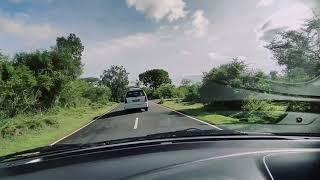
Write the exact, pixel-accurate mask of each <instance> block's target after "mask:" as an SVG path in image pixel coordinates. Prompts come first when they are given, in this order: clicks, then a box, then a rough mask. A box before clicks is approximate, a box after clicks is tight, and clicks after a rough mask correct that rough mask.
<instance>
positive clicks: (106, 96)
mask: <svg viewBox="0 0 320 180" xmlns="http://www.w3.org/2000/svg"><path fill="white" fill-rule="evenodd" d="M83 97H85V98H87V99H89V100H90V101H91V102H96V103H101V104H106V103H108V102H109V101H110V100H111V90H110V89H109V88H108V87H104V86H94V85H91V84H90V85H88V87H87V89H86V90H85V92H84V94H83Z"/></svg>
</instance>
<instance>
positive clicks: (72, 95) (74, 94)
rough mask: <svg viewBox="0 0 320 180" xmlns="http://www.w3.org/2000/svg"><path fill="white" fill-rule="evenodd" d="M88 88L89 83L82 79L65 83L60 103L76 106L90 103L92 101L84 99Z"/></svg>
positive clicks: (63, 105)
mask: <svg viewBox="0 0 320 180" xmlns="http://www.w3.org/2000/svg"><path fill="white" fill-rule="evenodd" d="M87 89H88V83H86V82H85V81H82V80H76V81H71V82H69V83H68V84H66V85H65V87H64V88H63V89H62V92H61V94H60V97H59V105H60V106H62V107H76V106H78V105H84V103H85V104H88V103H89V102H90V101H88V100H85V99H84V97H83V96H84V94H85V92H86V90H87Z"/></svg>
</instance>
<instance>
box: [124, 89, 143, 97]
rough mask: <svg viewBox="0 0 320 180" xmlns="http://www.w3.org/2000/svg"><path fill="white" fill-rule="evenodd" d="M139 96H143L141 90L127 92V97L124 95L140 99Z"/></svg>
mask: <svg viewBox="0 0 320 180" xmlns="http://www.w3.org/2000/svg"><path fill="white" fill-rule="evenodd" d="M140 96H144V93H143V91H141V90H138V91H129V92H127V95H126V97H140Z"/></svg>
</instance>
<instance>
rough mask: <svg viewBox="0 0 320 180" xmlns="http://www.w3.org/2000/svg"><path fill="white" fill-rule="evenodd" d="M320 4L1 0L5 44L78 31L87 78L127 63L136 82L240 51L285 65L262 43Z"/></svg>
mask: <svg viewBox="0 0 320 180" xmlns="http://www.w3.org/2000/svg"><path fill="white" fill-rule="evenodd" d="M319 9H320V1H318V0H107V1H106V0H68V1H66V0H1V1H0V49H1V52H2V53H5V54H8V55H10V56H13V55H14V54H15V53H16V52H20V51H33V50H35V49H48V48H50V46H53V45H54V44H55V39H56V37H58V36H67V35H68V34H69V33H75V34H76V35H77V36H79V37H80V38H81V40H82V43H83V44H84V47H85V50H84V52H83V58H82V63H83V64H84V67H83V68H84V73H83V75H82V76H83V77H89V76H90V77H91V76H93V77H99V75H100V74H101V73H102V71H103V70H104V69H107V68H109V67H110V66H111V65H123V66H124V67H125V68H126V69H127V71H128V72H129V73H130V75H129V79H130V81H135V80H136V79H137V78H138V74H139V73H141V72H144V71H146V70H148V69H153V68H162V69H165V70H167V71H168V72H169V74H170V76H171V78H172V79H173V80H174V81H175V82H178V81H180V80H181V78H183V77H194V76H199V75H201V74H202V73H203V72H207V71H209V70H210V69H212V68H213V67H217V66H219V65H221V64H224V63H228V62H230V61H231V60H232V58H234V57H238V58H240V59H242V60H243V61H245V62H246V63H247V64H248V65H249V67H250V68H251V69H255V70H257V69H259V70H262V71H264V72H269V71H271V70H281V69H282V67H279V66H278V65H277V63H276V62H275V60H274V59H272V55H271V53H270V52H269V51H268V50H267V49H266V48H264V45H265V44H266V43H267V42H269V41H270V40H272V38H273V37H274V35H275V34H276V33H277V32H279V31H281V30H289V29H293V30H295V29H299V28H301V27H302V25H303V21H304V19H307V18H310V17H311V16H312V15H313V12H316V13H317V12H319Z"/></svg>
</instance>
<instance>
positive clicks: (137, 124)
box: [0, 0, 320, 156]
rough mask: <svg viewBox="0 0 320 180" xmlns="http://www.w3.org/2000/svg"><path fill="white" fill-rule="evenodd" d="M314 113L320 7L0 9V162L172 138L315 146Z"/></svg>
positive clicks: (206, 4) (255, 0) (218, 0)
mask: <svg viewBox="0 0 320 180" xmlns="http://www.w3.org/2000/svg"><path fill="white" fill-rule="evenodd" d="M319 112H320V3H319V1H318V0H281V1H275V0H202V1H196V0H194V1H193V0H112V1H111V0H109V1H104V0H81V1H76V0H70V1H62V0H44V1H42V0H3V1H1V2H0V156H3V155H7V154H11V153H14V152H19V151H23V150H28V149H33V148H36V147H43V146H48V145H55V144H58V145H59V144H61V145H62V144H63V145H65V144H78V143H80V144H89V143H97V142H103V141H111V140H119V139H124V138H132V139H130V141H135V140H137V139H135V138H136V137H145V136H148V135H154V134H158V133H160V135H155V136H148V138H149V139H156V138H160V137H162V138H163V137H172V138H174V137H176V138H177V135H176V134H174V133H173V134H172V133H171V134H162V133H168V132H179V134H180V135H181V134H182V135H183V136H184V135H185V134H187V136H188V137H191V136H193V135H194V136H198V135H200V134H201V135H210V136H214V135H216V136H222V135H226V134H228V135H234V136H236V135H242V136H244V135H245V134H249V133H265V134H267V133H270V134H271V133H276V134H279V133H297V134H305V135H306V134H313V135H315V134H316V133H320V116H319ZM210 130H213V131H210ZM200 131H202V132H200ZM217 131H221V133H217ZM191 132H197V133H191ZM206 132H208V133H209V134H206ZM231 132H234V133H231ZM162 135H163V136H162ZM138 139H139V138H138ZM139 140H141V138H140V139H139ZM112 142H119V141H112ZM120 142H121V141H120ZM60 147H61V146H60ZM66 147H72V148H77V147H79V146H66Z"/></svg>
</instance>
